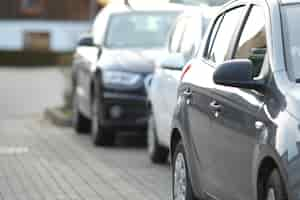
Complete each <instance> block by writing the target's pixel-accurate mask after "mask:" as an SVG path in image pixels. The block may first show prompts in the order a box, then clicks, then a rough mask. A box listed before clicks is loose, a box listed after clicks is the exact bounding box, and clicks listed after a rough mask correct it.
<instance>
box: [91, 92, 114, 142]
mask: <svg viewBox="0 0 300 200" xmlns="http://www.w3.org/2000/svg"><path fill="white" fill-rule="evenodd" d="M100 112H101V110H100V106H99V99H98V98H97V97H95V98H94V99H93V101H92V127H91V128H92V141H93V143H94V145H96V146H111V145H113V144H114V142H115V133H114V132H113V131H111V130H109V129H107V128H104V127H102V126H101V124H100V123H99V122H100V120H99V113H100Z"/></svg>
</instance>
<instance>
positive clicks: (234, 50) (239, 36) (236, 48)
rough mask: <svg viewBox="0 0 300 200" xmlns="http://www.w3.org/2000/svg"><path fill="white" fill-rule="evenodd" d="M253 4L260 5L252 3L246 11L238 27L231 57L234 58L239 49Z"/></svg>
mask: <svg viewBox="0 0 300 200" xmlns="http://www.w3.org/2000/svg"><path fill="white" fill-rule="evenodd" d="M253 6H259V5H256V4H252V3H251V4H249V5H248V7H247V10H246V13H245V15H244V16H243V20H242V21H241V24H240V26H239V28H238V31H237V35H236V39H235V41H234V46H233V49H232V54H231V58H232V59H233V58H234V56H235V54H236V51H237V50H238V45H239V42H240V39H241V37H242V34H243V30H244V28H245V26H246V23H247V21H248V19H249V16H250V14H251V10H252V8H253Z"/></svg>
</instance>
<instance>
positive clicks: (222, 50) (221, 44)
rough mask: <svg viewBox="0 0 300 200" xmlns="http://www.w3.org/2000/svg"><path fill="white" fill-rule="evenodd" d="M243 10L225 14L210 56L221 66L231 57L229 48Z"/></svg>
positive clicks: (234, 10)
mask: <svg viewBox="0 0 300 200" xmlns="http://www.w3.org/2000/svg"><path fill="white" fill-rule="evenodd" d="M243 10H244V7H238V8H235V9H232V10H230V11H228V12H226V13H225V15H224V18H223V20H222V22H221V24H220V27H219V30H217V34H216V37H215V39H214V42H213V44H212V47H211V49H210V51H209V54H208V59H209V60H210V61H212V62H214V63H216V64H221V63H222V62H224V60H225V59H227V57H228V56H229V54H228V53H229V46H230V44H231V41H232V37H233V35H234V33H235V30H236V28H237V25H238V23H239V20H240V18H241V15H242V13H243Z"/></svg>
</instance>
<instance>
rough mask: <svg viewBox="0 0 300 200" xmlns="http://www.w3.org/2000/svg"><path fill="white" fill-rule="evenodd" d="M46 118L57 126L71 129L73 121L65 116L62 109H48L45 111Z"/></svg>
mask: <svg viewBox="0 0 300 200" xmlns="http://www.w3.org/2000/svg"><path fill="white" fill-rule="evenodd" d="M44 115H45V118H46V119H48V120H49V121H51V122H52V123H53V124H55V125H57V126H63V127H71V126H72V119H71V118H70V117H69V116H67V115H66V114H64V113H63V112H62V111H61V110H60V108H47V109H46V110H45V113H44Z"/></svg>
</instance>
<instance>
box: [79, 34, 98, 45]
mask: <svg viewBox="0 0 300 200" xmlns="http://www.w3.org/2000/svg"><path fill="white" fill-rule="evenodd" d="M78 46H86V47H93V46H95V44H94V41H93V37H91V36H86V37H82V38H81V39H80V40H79V42H78Z"/></svg>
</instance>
